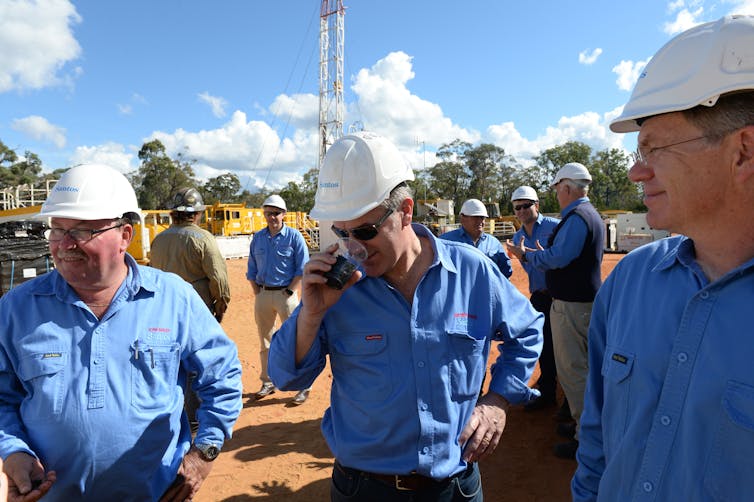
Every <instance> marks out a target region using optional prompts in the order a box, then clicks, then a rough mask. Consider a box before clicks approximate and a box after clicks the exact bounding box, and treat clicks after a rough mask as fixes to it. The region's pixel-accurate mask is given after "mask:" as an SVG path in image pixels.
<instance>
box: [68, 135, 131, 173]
mask: <svg viewBox="0 0 754 502" xmlns="http://www.w3.org/2000/svg"><path fill="white" fill-rule="evenodd" d="M136 158H137V157H136V155H135V154H134V153H133V152H128V151H126V148H125V147H124V146H123V145H121V144H118V143H105V144H104V145H97V146H79V147H77V148H76V150H75V151H74V152H73V155H72V156H71V158H70V165H71V166H76V165H79V164H89V163H95V164H105V165H108V166H110V167H112V168H114V169H117V170H118V171H120V172H122V173H123V174H128V173H130V172H132V171H135V170H136V169H137V166H136V165H135V161H136Z"/></svg>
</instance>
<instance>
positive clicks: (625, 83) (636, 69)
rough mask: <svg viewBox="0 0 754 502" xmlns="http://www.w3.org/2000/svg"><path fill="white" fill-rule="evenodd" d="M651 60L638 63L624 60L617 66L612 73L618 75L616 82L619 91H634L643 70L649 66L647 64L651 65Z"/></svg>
mask: <svg viewBox="0 0 754 502" xmlns="http://www.w3.org/2000/svg"><path fill="white" fill-rule="evenodd" d="M649 59H651V58H649ZM649 59H646V60H644V61H636V62H634V61H625V60H624V61H621V62H620V63H618V64H617V65H615V66H614V67H613V70H612V71H613V73H615V74H616V75H618V78H617V79H616V80H615V83H616V84H617V86H618V89H620V90H622V91H630V90H632V89H633V88H634V85H635V84H636V81H637V80H638V79H639V75H641V72H642V70H643V69H644V67H645V66H647V63H649Z"/></svg>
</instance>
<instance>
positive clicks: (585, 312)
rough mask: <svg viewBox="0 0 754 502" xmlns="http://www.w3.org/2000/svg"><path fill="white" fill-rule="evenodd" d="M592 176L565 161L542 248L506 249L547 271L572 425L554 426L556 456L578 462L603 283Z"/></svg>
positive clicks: (554, 335) (518, 245) (600, 229)
mask: <svg viewBox="0 0 754 502" xmlns="http://www.w3.org/2000/svg"><path fill="white" fill-rule="evenodd" d="M591 182H592V176H591V174H590V173H589V170H588V169H587V168H586V166H584V165H583V164H580V163H578V162H569V163H567V164H565V165H564V166H562V167H561V168H560V169H558V172H557V173H556V174H555V179H554V180H553V182H552V185H551V186H552V188H553V189H554V190H555V195H556V196H557V198H558V204H559V205H560V217H561V220H560V223H558V225H557V226H556V227H555V228H554V229H553V231H552V234H551V235H550V239H549V241H548V242H547V245H546V246H542V245H541V243H539V244H538V245H537V246H536V247H535V248H531V247H526V246H525V245H524V244H523V243H521V242H519V243H515V244H516V245H514V246H509V247H508V250H509V251H510V252H511V253H512V254H513V255H514V256H516V257H517V258H518V259H519V260H521V262H522V263H528V264H529V265H531V266H532V267H534V268H538V269H540V270H542V271H544V273H545V283H546V285H547V291H548V292H549V293H550V295H551V296H552V305H551V306H550V327H551V330H552V345H553V353H554V356H555V366H556V367H557V372H558V380H559V381H560V386H561V387H562V388H563V393H565V395H566V399H568V405H569V407H570V410H571V417H572V418H573V422H572V423H562V424H558V426H557V429H556V431H557V432H558V434H559V435H561V436H566V437H567V438H568V441H565V442H560V443H557V444H555V445H554V446H553V452H554V453H555V455H556V456H557V457H560V458H569V459H574V458H576V450H577V449H578V446H579V443H578V434H579V419H580V416H581V411H582V410H583V407H584V388H585V387H586V376H587V373H588V371H589V367H588V349H587V335H588V332H589V319H590V317H591V314H592V303H593V302H594V296H595V295H596V294H597V290H598V289H599V287H600V285H601V284H602V275H601V274H602V270H601V269H602V255H603V254H604V248H605V224H604V223H603V221H602V217H601V216H600V215H599V213H598V212H597V210H596V209H595V208H594V206H592V203H591V202H590V201H589V197H588V196H587V194H588V193H589V184H590V183H591Z"/></svg>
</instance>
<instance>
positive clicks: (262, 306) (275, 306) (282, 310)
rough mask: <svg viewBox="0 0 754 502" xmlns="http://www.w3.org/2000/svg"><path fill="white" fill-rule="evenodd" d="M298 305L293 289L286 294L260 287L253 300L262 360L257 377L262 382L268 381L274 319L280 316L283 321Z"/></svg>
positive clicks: (279, 290) (278, 290) (296, 295)
mask: <svg viewBox="0 0 754 502" xmlns="http://www.w3.org/2000/svg"><path fill="white" fill-rule="evenodd" d="M297 306H298V294H296V292H295V291H294V292H293V294H292V295H290V296H288V294H287V293H286V292H285V290H282V289H277V290H268V289H260V290H259V293H257V296H256V300H255V301H254V318H255V319H256V322H257V332H258V333H259V358H260V360H261V362H262V367H261V371H260V373H259V378H260V379H261V380H262V383H267V382H269V381H270V376H269V375H268V374H267V358H268V356H269V354H270V342H271V341H272V335H273V334H274V333H275V320H276V318H277V317H278V316H280V322H281V323H283V322H285V320H286V319H288V318H289V317H290V316H291V314H292V313H293V311H294V310H295V308H296V307H297Z"/></svg>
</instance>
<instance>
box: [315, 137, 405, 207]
mask: <svg viewBox="0 0 754 502" xmlns="http://www.w3.org/2000/svg"><path fill="white" fill-rule="evenodd" d="M413 179H414V172H413V171H412V170H411V167H410V166H409V165H408V163H407V162H406V160H405V159H404V158H403V156H402V155H401V154H400V152H398V149H397V148H396V147H395V145H393V144H392V143H391V142H390V141H388V140H387V139H385V138H383V137H382V136H379V135H377V134H374V133H372V132H366V131H360V132H357V133H354V134H350V135H348V136H343V137H342V138H340V139H339V140H337V141H336V142H335V143H333V145H332V146H331V147H330V148H329V149H328V150H327V154H326V155H325V159H324V161H323V162H322V167H321V168H320V170H319V180H318V184H317V194H316V195H315V197H314V208H312V211H311V216H312V218H316V219H331V220H336V221H347V220H353V219H356V218H359V217H360V216H363V215H364V214H366V213H368V212H369V211H371V210H372V209H374V208H375V207H377V206H379V205H380V204H382V202H383V201H384V200H385V199H387V198H388V196H389V195H390V192H391V191H392V190H393V188H395V187H396V186H398V185H399V184H401V183H403V182H404V181H410V180H413Z"/></svg>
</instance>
